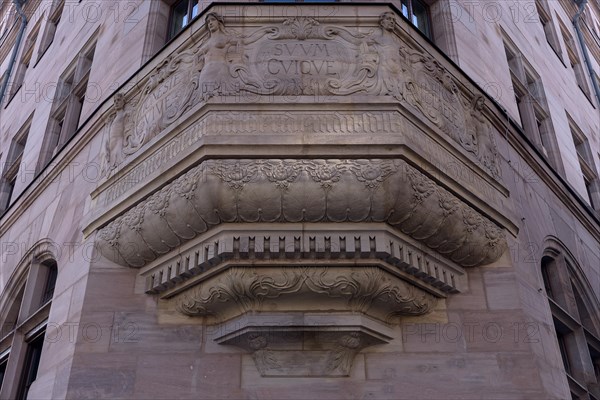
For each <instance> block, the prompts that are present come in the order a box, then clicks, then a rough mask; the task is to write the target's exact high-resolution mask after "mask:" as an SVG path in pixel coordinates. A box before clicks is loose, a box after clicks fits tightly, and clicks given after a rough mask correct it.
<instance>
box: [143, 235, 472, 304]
mask: <svg viewBox="0 0 600 400" xmlns="http://www.w3.org/2000/svg"><path fill="white" fill-rule="evenodd" d="M282 225H283V224H282ZM319 225H320V224H312V225H311V226H310V227H308V226H302V227H301V229H300V227H297V226H288V225H287V224H285V225H284V226H282V227H281V228H280V229H279V230H272V229H271V230H269V229H265V227H260V226H255V225H253V226H244V225H235V226H233V227H227V228H225V229H223V230H222V231H221V232H219V233H217V234H214V235H211V236H210V237H201V238H199V239H200V240H199V241H198V243H195V244H193V245H191V246H186V248H185V249H180V251H179V254H178V255H177V256H175V257H171V258H169V259H166V260H158V261H157V262H156V263H154V264H155V265H149V266H148V267H147V268H145V269H144V270H143V271H142V272H141V273H142V275H143V276H145V277H146V293H152V294H160V295H161V297H171V296H172V295H173V294H174V293H178V292H180V291H182V290H185V289H186V287H189V286H191V285H193V284H195V282H196V281H197V280H202V279H203V276H202V275H203V274H205V273H208V274H212V273H213V272H212V271H213V270H216V269H218V267H220V266H222V265H224V264H227V265H237V266H252V265H259V264H260V265H262V266H267V265H269V264H276V265H281V266H283V267H285V266H293V265H295V264H298V263H300V262H301V263H302V264H303V265H305V266H322V265H325V264H331V265H338V266H343V265H353V264H357V263H358V264H364V265H379V266H383V265H384V264H385V265H386V266H388V270H389V271H392V272H393V273H395V274H396V275H397V276H398V277H400V278H402V279H404V280H406V281H408V282H411V283H412V284H414V285H416V286H418V287H420V288H422V289H424V290H426V291H429V292H430V293H433V294H436V295H438V296H441V297H442V296H445V295H446V294H447V293H455V292H459V291H461V289H462V287H463V286H464V284H463V282H462V280H463V275H464V270H463V269H462V268H461V267H460V266H458V265H456V264H454V263H451V262H449V261H442V260H439V259H435V258H433V257H432V256H431V254H429V253H430V252H428V251H424V250H423V249H421V248H420V247H421V246H419V245H417V244H416V243H414V241H412V240H411V239H410V238H408V237H405V236H404V235H402V234H400V233H397V232H396V233H395V232H392V230H391V229H386V228H385V226H383V225H378V224H361V225H359V226H356V225H352V226H350V227H344V226H336V228H337V229H335V230H328V229H323V228H320V227H319ZM336 225H340V224H336ZM341 225H344V224H341ZM364 225H366V226H364ZM372 225H374V226H372ZM244 228H245V229H244ZM342 228H347V229H351V232H344V231H343V230H341V229H342Z"/></svg>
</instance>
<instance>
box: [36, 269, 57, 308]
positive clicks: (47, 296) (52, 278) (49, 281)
mask: <svg viewBox="0 0 600 400" xmlns="http://www.w3.org/2000/svg"><path fill="white" fill-rule="evenodd" d="M46 267H47V268H48V276H47V278H46V287H45V288H44V293H43V294H42V300H41V302H40V306H42V305H44V304H46V303H47V302H48V301H50V300H52V297H53V296H54V288H55V287H56V276H57V275H58V269H57V268H56V263H55V262H54V261H51V262H49V263H48V265H46Z"/></svg>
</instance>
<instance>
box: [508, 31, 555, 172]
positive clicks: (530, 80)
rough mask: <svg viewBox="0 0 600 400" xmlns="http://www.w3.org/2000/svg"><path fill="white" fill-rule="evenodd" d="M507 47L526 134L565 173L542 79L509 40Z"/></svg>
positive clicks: (511, 74) (522, 125)
mask: <svg viewBox="0 0 600 400" xmlns="http://www.w3.org/2000/svg"><path fill="white" fill-rule="evenodd" d="M504 50H505V53H506V60H507V61H508V67H509V70H510V78H511V82H512V86H513V90H514V95H515V101H516V103H517V108H518V110H519V118H520V120H521V127H522V128H523V131H524V132H525V136H527V137H528V138H529V139H530V140H531V141H532V142H533V144H534V145H535V147H536V148H537V149H538V150H539V151H540V152H541V153H542V154H543V155H544V157H545V158H546V159H547V160H548V161H549V162H550V164H551V165H552V166H553V167H554V168H555V169H556V170H558V171H559V172H563V171H562V165H561V164H560V162H559V160H560V155H559V152H558V144H557V142H556V137H555V135H554V128H553V126H552V122H551V119H550V114H549V112H548V105H547V103H546V96H545V94H544V88H543V85H542V80H541V78H540V76H539V75H538V74H537V72H535V70H534V69H533V67H532V66H531V65H530V64H529V63H528V62H527V60H525V58H524V57H523V55H522V54H521V52H519V51H518V50H517V48H516V46H515V45H514V44H512V42H509V40H508V39H506V40H505V42H504Z"/></svg>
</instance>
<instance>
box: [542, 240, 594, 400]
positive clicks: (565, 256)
mask: <svg viewBox="0 0 600 400" xmlns="http://www.w3.org/2000/svg"><path fill="white" fill-rule="evenodd" d="M540 272H541V278H542V282H543V286H544V290H545V293H546V295H547V297H548V304H549V305H550V310H551V312H552V320H553V323H554V331H555V334H556V340H557V344H558V349H559V351H560V355H561V358H562V362H563V366H564V370H565V373H566V375H567V380H568V382H569V388H570V390H571V397H572V399H574V400H575V399H589V400H600V326H599V325H600V309H599V306H598V300H597V298H596V296H595V294H594V292H593V290H591V287H590V285H589V283H588V282H587V280H586V278H585V275H584V274H583V272H582V271H581V269H580V268H579V266H578V264H577V263H576V261H575V259H574V258H573V257H572V256H571V255H570V253H569V252H568V251H567V250H566V249H564V248H560V247H559V246H558V245H557V246H553V248H549V249H547V250H546V252H545V254H544V256H543V257H542V260H541V268H540Z"/></svg>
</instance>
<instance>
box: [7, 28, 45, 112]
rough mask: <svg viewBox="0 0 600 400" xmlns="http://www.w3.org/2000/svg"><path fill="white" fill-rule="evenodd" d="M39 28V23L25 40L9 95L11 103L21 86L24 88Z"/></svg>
mask: <svg viewBox="0 0 600 400" xmlns="http://www.w3.org/2000/svg"><path fill="white" fill-rule="evenodd" d="M39 28H40V23H39V22H38V23H37V24H36V26H35V27H34V28H33V30H32V31H31V33H30V34H29V36H27V39H26V40H25V46H24V47H23V52H22V53H21V59H20V61H19V64H18V65H17V69H16V70H15V76H14V78H13V83H12V86H11V88H10V92H9V95H8V98H9V102H10V100H11V99H12V98H13V97H14V96H15V94H17V92H18V91H19V89H21V86H23V81H24V80H25V73H26V72H27V69H28V68H29V65H30V64H31V56H32V55H33V47H34V46H35V41H36V39H37V35H38V32H39Z"/></svg>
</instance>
